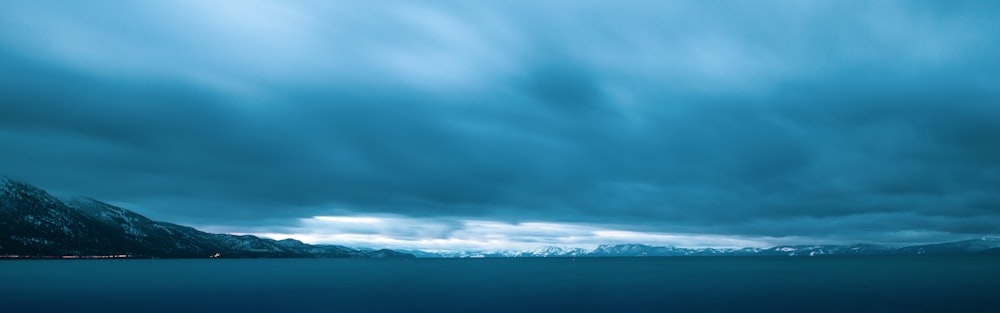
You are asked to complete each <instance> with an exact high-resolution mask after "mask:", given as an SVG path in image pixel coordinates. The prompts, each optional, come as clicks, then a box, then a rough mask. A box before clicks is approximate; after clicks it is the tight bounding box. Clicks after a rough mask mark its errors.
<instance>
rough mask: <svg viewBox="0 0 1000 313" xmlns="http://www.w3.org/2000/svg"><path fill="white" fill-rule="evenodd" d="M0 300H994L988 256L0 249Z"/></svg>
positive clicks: (80, 303) (484, 308)
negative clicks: (61, 255)
mask: <svg viewBox="0 0 1000 313" xmlns="http://www.w3.org/2000/svg"><path fill="white" fill-rule="evenodd" d="M0 308H2V311H4V312H22V311H23V312H56V311H62V312H67V311H78V312H98V311H103V312H220V311H221V312H781V311H808V312H1000V258H997V257H930V256H927V257H815V258H809V257H794V258H793V257H673V258H578V259H569V258H565V259H563V258H556V259H416V260H350V259H344V260H341V259H249V260H220V259H215V260H209V259H206V260H52V261H41V260H36V261H5V262H0Z"/></svg>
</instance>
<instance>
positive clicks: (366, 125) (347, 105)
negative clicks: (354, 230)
mask: <svg viewBox="0 0 1000 313" xmlns="http://www.w3.org/2000/svg"><path fill="white" fill-rule="evenodd" d="M2 6H3V8H4V9H3V10H0V103H2V104H0V146H2V147H3V150H2V151H3V153H0V174H3V175H7V176H10V177H12V178H15V179H22V180H25V181H28V182H31V183H35V184H37V185H39V186H42V187H44V188H47V189H50V190H54V191H56V192H57V193H61V194H67V195H69V194H82V195H89V196H93V197H96V198H100V199H106V200H109V201H111V202H114V203H117V204H121V205H123V206H126V207H129V208H134V209H136V210H137V211H140V212H141V213H144V214H147V215H150V216H151V217H154V218H158V219H163V220H169V221H175V222H178V223H186V224H193V225H226V227H229V228H227V229H233V231H237V232H239V231H240V229H246V230H248V231H244V232H250V231H249V230H253V231H254V232H259V233H279V232H281V231H282V230H286V229H287V228H289V227H293V228H294V227H304V226H308V225H307V223H306V224H304V222H303V221H304V220H306V221H308V220H310V219H311V218H312V217H313V216H348V217H350V216H362V217H363V216H383V215H389V216H396V217H399V218H400V219H406V220H407V221H410V220H408V219H413V220H416V221H425V222H426V223H427V225H438V224H442V223H443V224H448V223H457V224H461V225H465V224H462V223H464V222H461V221H488V222H490V223H499V224H504V225H506V224H511V223H515V224H516V223H554V224H560V225H563V224H565V225H589V226H586V227H596V228H600V229H604V228H608V229H612V228H613V229H615V230H618V231H634V232H643V233H647V232H648V233H662V234H674V233H681V234H710V235H719V236H733V238H760V237H767V238H783V237H788V238H813V239H815V240H848V241H926V240H934V239H943V238H952V237H962V236H966V235H969V236H972V235H977V236H978V235H983V234H994V235H995V234H998V233H1000V229H998V228H997V226H996V225H1000V195H998V194H997V193H996V190H1000V145H998V144H997V142H1000V126H998V125H1000V90H998V87H997V86H1000V75H998V74H997V73H1000V66H998V61H997V59H996V58H995V56H996V55H1000V51H998V50H1000V40H998V38H1000V34H998V32H1000V31H998V30H1000V27H998V26H1000V25H997V24H998V22H997V19H996V18H995V16H997V14H998V13H1000V7H998V6H997V5H994V4H990V3H981V2H971V1H970V2H964V1H958V2H951V3H948V4H942V5H930V4H916V3H909V2H892V1H885V2H877V3H870V2H843V1H829V2H824V1H819V2H808V3H803V2H797V1H772V2H767V3H766V4H758V3H754V4H727V5H726V6H722V5H712V4H705V3H701V2H694V1H692V2H671V3H650V2H640V1H636V2H630V3H613V4H611V3H604V2H599V1H583V2H580V1H573V2H560V1H555V2H547V3H545V4H538V3H529V2H519V1H514V2H509V3H505V4H494V5H488V6H487V5H481V4H469V3H462V2H457V1H440V2H432V3H422V4H418V3H411V2H380V3H377V4H353V3H347V2H339V1H334V2H317V1H280V2H279V1H263V0H261V1H216V2H211V3H206V2H202V1H162V2H159V1H153V2H144V3H141V4H140V3H137V4H93V3H88V4H77V3H73V2H70V1H33V2H31V3H17V4H4V5H2ZM432 221H437V222H432ZM441 221H452V222H447V223H446V222H441ZM595 225H615V226H614V227H610V226H608V227H604V226H595ZM428 227H430V226H428ZM580 227H584V226H580ZM602 227H603V228H602ZM264 228H267V229H264ZM417 228H418V229H419V228H420V227H417ZM469 228H470V229H471V228H475V227H469ZM317 229H321V228H317ZM299 230H301V229H299ZM390 234H392V235H398V234H397V233H393V232H386V233H383V234H382V235H385V236H388V235H390ZM425 235H426V238H428V239H447V238H451V237H447V235H445V234H442V233H427V234H425Z"/></svg>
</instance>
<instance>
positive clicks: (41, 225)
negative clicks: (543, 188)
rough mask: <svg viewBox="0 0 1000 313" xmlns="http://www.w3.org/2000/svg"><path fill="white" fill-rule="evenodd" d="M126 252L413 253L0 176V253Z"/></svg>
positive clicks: (339, 255) (247, 254)
mask: <svg viewBox="0 0 1000 313" xmlns="http://www.w3.org/2000/svg"><path fill="white" fill-rule="evenodd" d="M121 254H124V255H131V256H134V257H158V258H201V257H209V256H216V254H218V255H217V256H218V257H332V258H397V257H413V256H412V255H408V254H403V253H399V252H396V251H392V250H370V251H362V250H357V249H352V248H348V247H343V246H336V245H309V244H305V243H302V242H300V241H297V240H292V239H285V240H280V241H279V240H272V239H264V238H258V237H255V236H250V235H242V236H238V235H229V234H212V233H206V232H202V231H199V230H197V229H194V228H191V227H186V226H181V225H177V224H171V223H165V222H159V221H153V220H150V219H148V218H146V217H145V216H142V215H139V214H137V213H135V212H132V211H129V210H126V209H123V208H120V207H117V206H113V205H110V204H107V203H104V202H100V201H97V200H94V199H90V198H74V199H70V200H67V201H61V200H59V199H57V198H55V197H53V196H52V195H50V194H49V193H47V192H45V191H44V190H42V189H40V188H37V187H34V186H31V185H28V184H25V183H21V182H17V181H13V180H10V179H7V178H3V177H0V256H2V255H28V256H65V255H73V256H81V255H121Z"/></svg>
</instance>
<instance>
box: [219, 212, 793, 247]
mask: <svg viewBox="0 0 1000 313" xmlns="http://www.w3.org/2000/svg"><path fill="white" fill-rule="evenodd" d="M300 222H301V223H300V225H299V226H297V227H292V228H287V229H284V230H282V231H277V232H276V231H260V232H254V231H251V232H245V231H244V232H239V233H245V234H251V235H256V236H260V237H267V238H273V239H285V238H293V239H297V240H300V241H303V242H306V243H311V244H337V245H346V246H354V247H380V248H390V249H413V250H429V251H469V250H481V251H495V250H531V249H538V248H542V247H547V246H556V247H564V248H566V247H573V248H586V249H590V248H595V247H597V246H598V245H601V244H623V243H642V244H649V245H660V246H676V247H684V248H704V247H711V248H742V247H768V246H772V245H774V244H775V239H774V238H770V237H760V238H745V237H735V236H722V235H711V234H682V233H662V232H637V231H629V230H624V229H616V228H615V227H609V226H601V225H585V224H571V223H550V222H523V223H507V222H500V221H490V220H441V219H422V218H412V217H402V216H315V217H312V218H307V219H302V220H301V221H300ZM220 230H221V229H220ZM223 231H224V230H223Z"/></svg>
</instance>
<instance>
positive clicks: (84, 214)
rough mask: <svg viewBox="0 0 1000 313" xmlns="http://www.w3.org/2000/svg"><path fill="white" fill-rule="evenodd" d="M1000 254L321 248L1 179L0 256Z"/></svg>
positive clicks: (845, 248) (851, 249)
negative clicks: (206, 227) (160, 217)
mask: <svg viewBox="0 0 1000 313" xmlns="http://www.w3.org/2000/svg"><path fill="white" fill-rule="evenodd" d="M830 255H833V256H837V255H1000V238H992V237H983V238H977V239H971V240H965V241H957V242H947V243H938V244H927V245H915V246H905V247H890V246H882V245H873V244H855V245H790V246H789V245H785V246H776V247H771V248H733V249H717V248H680V247H670V246H651V245H644V244H635V243H630V244H617V245H600V246H598V247H597V248H594V249H584V248H564V247H543V248H540V249H535V250H496V251H457V252H456V251H420V250H399V251H395V250H389V249H368V248H361V249H356V248H350V247H345V246H340V245H313V244H306V243H303V242H301V241H298V240H294V239H284V240H274V239H267V238H259V237H256V236H252V235H231V234H213V233H207V232H203V231H199V230H197V229H194V228H191V227H187V226H181V225H177V224H172V223H167V222H160V221H154V220H150V219H149V218H146V217H144V216H142V215H140V214H138V213H135V212H132V211H129V210H126V209H123V208H120V207H117V206H114V205H111V204H107V203H104V202H101V201H98V200H94V199H91V198H85V197H78V198H72V199H66V200H61V199H58V198H56V197H53V196H52V195H50V194H49V193H48V192H46V191H45V190H42V189H40V188H38V187H35V186H32V185H29V184H26V183H22V182H18V181H14V180H11V179H8V178H4V177H0V258H24V257H107V256H126V257H135V258H205V257H223V258H267V257H272V258H413V257H419V258H498V257H522V258H523V257H659V256H830Z"/></svg>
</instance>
